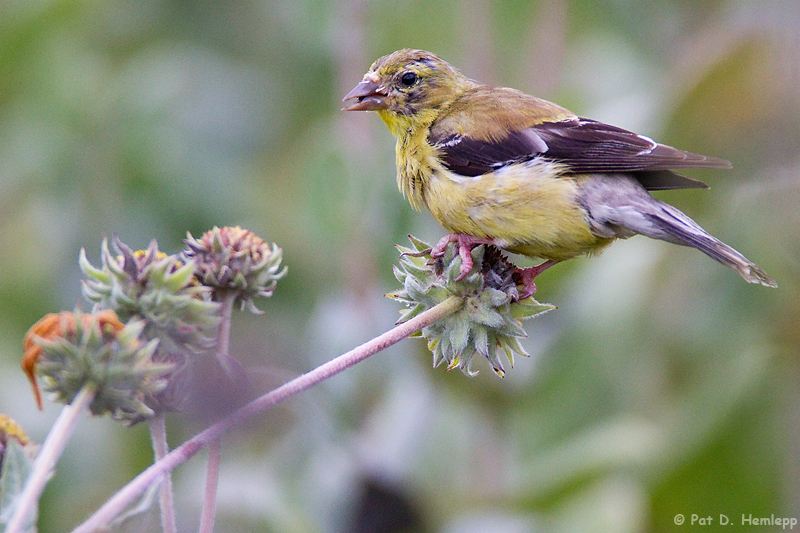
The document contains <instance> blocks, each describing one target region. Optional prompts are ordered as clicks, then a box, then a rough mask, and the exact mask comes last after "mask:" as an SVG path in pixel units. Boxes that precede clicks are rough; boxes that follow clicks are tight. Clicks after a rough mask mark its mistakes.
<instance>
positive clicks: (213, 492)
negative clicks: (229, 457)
mask: <svg viewBox="0 0 800 533" xmlns="http://www.w3.org/2000/svg"><path fill="white" fill-rule="evenodd" d="M221 454H222V442H221V440H220V439H216V440H214V441H212V442H211V443H210V444H209V445H208V470H207V471H206V491H205V494H204V495H203V514H202V515H200V529H199V530H198V531H199V532H200V533H211V532H212V531H214V515H215V512H216V509H217V482H218V481H219V461H220V455H221Z"/></svg>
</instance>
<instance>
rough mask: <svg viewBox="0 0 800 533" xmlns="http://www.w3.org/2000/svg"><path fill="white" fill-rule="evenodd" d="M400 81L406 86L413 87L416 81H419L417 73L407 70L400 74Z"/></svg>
mask: <svg viewBox="0 0 800 533" xmlns="http://www.w3.org/2000/svg"><path fill="white" fill-rule="evenodd" d="M400 83H402V84H403V85H405V86H406V87H411V86H412V85H414V84H415V83H417V75H416V74H415V73H413V72H406V73H405V74H403V75H402V76H400Z"/></svg>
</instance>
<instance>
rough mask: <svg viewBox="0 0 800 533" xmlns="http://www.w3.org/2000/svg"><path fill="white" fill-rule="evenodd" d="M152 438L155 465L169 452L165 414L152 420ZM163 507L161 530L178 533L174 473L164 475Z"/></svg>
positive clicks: (161, 501)
mask: <svg viewBox="0 0 800 533" xmlns="http://www.w3.org/2000/svg"><path fill="white" fill-rule="evenodd" d="M149 424H150V438H151V440H152V441H153V456H154V457H153V459H154V461H153V462H154V463H155V462H158V461H160V460H161V459H162V458H163V457H164V456H165V455H167V453H168V452H169V445H168V444H167V426H166V423H165V420H164V413H163V412H161V413H158V414H156V416H155V417H153V418H151V419H150V422H149ZM158 503H159V506H160V507H161V530H162V531H163V533H176V532H177V531H178V526H177V523H176V521H175V500H174V498H173V496H172V473H171V472H167V473H165V474H164V483H163V484H162V485H161V494H160V495H159V497H158Z"/></svg>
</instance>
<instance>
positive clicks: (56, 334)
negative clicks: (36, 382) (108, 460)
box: [23, 310, 173, 422]
mask: <svg viewBox="0 0 800 533" xmlns="http://www.w3.org/2000/svg"><path fill="white" fill-rule="evenodd" d="M144 328H145V321H144V320H132V321H129V322H128V323H127V324H125V325H123V324H122V322H120V321H119V319H118V318H117V316H116V314H115V313H114V312H113V311H110V310H105V311H101V312H99V313H94V314H83V313H81V312H79V311H75V312H74V313H70V312H63V313H58V314H49V315H46V316H45V317H44V318H42V320H40V321H39V322H37V323H36V324H34V326H33V327H31V329H30V331H29V332H28V333H27V335H26V336H25V341H24V343H25V348H26V354H25V357H24V359H23V366H26V370H28V369H30V371H31V372H35V373H36V374H38V375H39V376H40V377H41V378H42V381H43V383H44V389H45V390H47V391H50V392H53V393H54V394H55V397H56V400H57V401H59V402H61V403H65V404H67V403H70V402H71V401H72V399H73V398H74V397H75V396H76V395H77V394H78V392H79V391H80V390H81V389H82V388H83V387H85V386H88V387H91V388H92V389H93V390H94V391H95V396H94V399H93V401H92V403H91V405H90V410H91V412H92V413H93V414H95V415H103V414H106V413H108V414H110V415H111V416H112V417H113V418H115V419H117V420H123V421H128V422H136V421H139V420H142V419H145V418H149V417H151V416H153V414H154V411H153V409H152V408H151V404H158V402H157V400H156V399H155V398H156V396H157V395H158V394H159V393H160V392H161V391H163V390H164V389H165V388H166V386H167V384H168V375H169V374H170V373H171V372H172V370H173V365H171V364H165V363H155V362H153V354H154V353H155V352H156V348H157V347H158V340H150V341H149V342H148V341H147V340H146V339H144V338H143V337H142V332H143V330H144Z"/></svg>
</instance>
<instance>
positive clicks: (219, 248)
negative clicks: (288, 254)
mask: <svg viewBox="0 0 800 533" xmlns="http://www.w3.org/2000/svg"><path fill="white" fill-rule="evenodd" d="M185 243H186V246H187V248H188V249H187V250H185V251H184V252H183V257H184V258H185V259H186V260H187V261H194V262H195V263H196V264H197V271H196V272H197V273H196V275H197V279H198V280H199V281H200V283H202V284H203V285H206V286H208V287H211V288H212V289H213V290H214V291H215V293H218V295H219V296H220V297H216V298H215V299H217V300H221V299H222V298H221V296H222V295H223V294H225V295H227V294H230V293H231V292H232V291H233V292H236V293H237V297H236V302H235V303H238V304H239V306H240V308H241V309H244V308H245V307H247V308H248V309H249V310H250V311H251V312H253V313H257V314H260V313H261V311H260V310H259V309H258V308H257V307H256V306H255V303H254V302H253V299H254V298H256V297H258V296H260V297H262V298H266V297H269V296H272V292H273V291H274V290H275V286H276V285H277V283H278V280H279V279H281V278H282V277H284V276H285V275H286V272H287V268H286V267H285V266H284V267H281V260H282V257H283V250H282V249H281V248H280V247H279V246H278V245H277V244H275V243H273V244H272V245H271V246H270V245H269V244H267V243H266V242H264V240H263V239H261V237H259V236H258V235H256V234H255V233H253V232H252V231H249V230H246V229H242V228H241V227H239V226H236V227H230V226H225V227H222V228H218V227H216V226H215V227H214V229H212V230H210V231H207V232H206V233H204V234H203V236H202V237H200V238H199V239H195V238H193V237H192V235H191V233H188V234H187V237H186V240H185Z"/></svg>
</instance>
